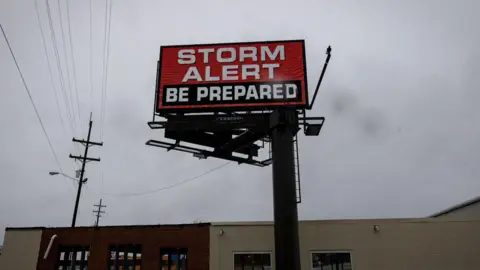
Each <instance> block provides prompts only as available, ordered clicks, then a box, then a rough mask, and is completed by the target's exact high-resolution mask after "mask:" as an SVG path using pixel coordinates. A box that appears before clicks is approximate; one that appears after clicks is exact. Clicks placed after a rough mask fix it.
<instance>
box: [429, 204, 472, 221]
mask: <svg viewBox="0 0 480 270" xmlns="http://www.w3.org/2000/svg"><path fill="white" fill-rule="evenodd" d="M437 218H449V219H451V218H454V219H459V218H462V219H480V202H477V203H475V204H471V205H469V206H465V207H462V208H460V209H457V210H454V211H452V212H449V213H446V214H444V215H441V216H438V217H437Z"/></svg>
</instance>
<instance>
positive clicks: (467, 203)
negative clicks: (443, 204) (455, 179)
mask: <svg viewBox="0 0 480 270" xmlns="http://www.w3.org/2000/svg"><path fill="white" fill-rule="evenodd" d="M478 202H480V196H478V197H476V198H473V199H470V200H468V201H464V202H462V203H459V204H456V205H454V206H452V207H449V208H447V209H444V210H442V211H440V212H437V213H435V214H433V215H431V216H428V217H430V218H435V217H439V216H443V215H446V214H448V213H451V212H453V211H456V210H460V209H462V208H465V207H467V206H470V205H472V204H476V203H478Z"/></svg>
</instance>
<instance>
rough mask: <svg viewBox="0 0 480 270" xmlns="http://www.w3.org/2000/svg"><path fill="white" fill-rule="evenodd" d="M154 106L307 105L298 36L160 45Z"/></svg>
mask: <svg viewBox="0 0 480 270" xmlns="http://www.w3.org/2000/svg"><path fill="white" fill-rule="evenodd" d="M156 91H157V94H156V111H157V112H196V111H218V110H222V111H225V110H262V109H271V108H274V107H285V106H289V107H293V108H304V107H306V106H307V105H308V96H307V72H306V66H305V43H304V41H303V40H289V41H268V42H248V43H224V44H206V45H182V46H162V47H161V49H160V61H159V65H158V75H157V89H156Z"/></svg>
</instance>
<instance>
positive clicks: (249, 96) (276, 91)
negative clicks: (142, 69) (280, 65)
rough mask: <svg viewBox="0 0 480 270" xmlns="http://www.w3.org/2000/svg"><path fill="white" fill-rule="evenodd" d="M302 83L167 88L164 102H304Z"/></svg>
mask: <svg viewBox="0 0 480 270" xmlns="http://www.w3.org/2000/svg"><path fill="white" fill-rule="evenodd" d="M300 89H301V81H282V82H250V83H231V84H226V83H222V84H195V85H184V84H183V85H165V86H164V88H163V93H164V94H163V97H162V103H163V106H164V107H168V106H179V105H182V106H193V105H212V104H219V105H220V104H221V105H230V104H231V105H233V106H234V105H236V104H239V105H240V104H242V105H244V104H259V105H260V104H265V105H267V106H268V104H271V103H282V102H295V101H301V100H302V91H300Z"/></svg>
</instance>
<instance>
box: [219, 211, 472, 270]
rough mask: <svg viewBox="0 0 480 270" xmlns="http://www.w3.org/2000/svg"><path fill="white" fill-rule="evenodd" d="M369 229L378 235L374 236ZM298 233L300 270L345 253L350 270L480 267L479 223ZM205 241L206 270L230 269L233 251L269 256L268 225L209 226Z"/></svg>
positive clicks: (328, 224) (369, 224)
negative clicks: (321, 255)
mask: <svg viewBox="0 0 480 270" xmlns="http://www.w3.org/2000/svg"><path fill="white" fill-rule="evenodd" d="M373 225H379V227H380V231H379V232H377V233H375V232H374V231H373ZM221 229H222V230H223V231H224V235H223V236H219V234H218V232H219V231H220V230H221ZM299 234H300V249H301V251H300V252H301V264H302V270H310V269H311V252H312V251H350V252H351V254H352V262H353V269H354V270H376V269H378V270H384V269H389V270H396V269H398V270H404V269H405V270H407V269H426V270H427V269H435V270H442V269H445V270H447V269H448V270H451V269H459V270H460V269H477V268H478V266H479V265H480V256H479V255H480V253H479V252H480V220H476V221H475V220H470V221H469V220H441V219H405V220H343V221H335V220H332V221H301V222H300V224H299ZM210 237H211V239H210V270H229V269H232V270H233V252H235V251H248V252H251V251H274V235H273V225H271V223H258V224H255V223H250V224H240V225H235V224H232V223H224V224H213V226H212V227H211V235H210ZM272 254H274V253H272ZM272 260H273V257H272ZM273 267H274V266H273Z"/></svg>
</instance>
